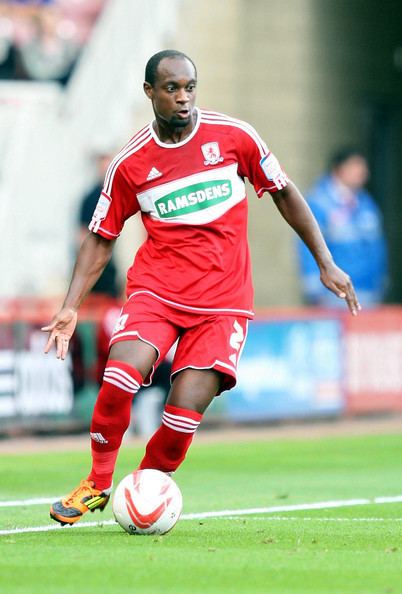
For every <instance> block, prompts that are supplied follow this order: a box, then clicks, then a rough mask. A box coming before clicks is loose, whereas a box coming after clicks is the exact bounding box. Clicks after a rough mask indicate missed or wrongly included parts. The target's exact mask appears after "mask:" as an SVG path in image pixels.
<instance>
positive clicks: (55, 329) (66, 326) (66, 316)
mask: <svg viewBox="0 0 402 594" xmlns="http://www.w3.org/2000/svg"><path fill="white" fill-rule="evenodd" d="M76 325H77V312H76V311H75V310H74V309H70V308H69V307H63V308H62V309H61V310H60V311H59V313H58V314H56V315H55V316H54V318H53V320H52V321H51V322H50V324H49V325H48V326H44V327H43V328H41V330H42V332H49V339H48V341H47V343H46V346H45V351H44V352H45V353H46V354H47V353H48V352H49V351H50V348H51V346H52V344H53V343H55V345H56V357H57V358H58V359H62V360H64V359H65V358H66V356H67V352H68V347H69V344H70V339H71V337H72V335H73V333H74V330H75V327H76Z"/></svg>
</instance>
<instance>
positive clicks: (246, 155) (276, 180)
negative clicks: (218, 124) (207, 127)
mask: <svg viewBox="0 0 402 594" xmlns="http://www.w3.org/2000/svg"><path fill="white" fill-rule="evenodd" d="M236 138H237V150H238V159H239V175H241V176H242V177H247V178H248V179H249V181H250V182H251V183H252V185H253V186H254V189H255V191H256V192H257V195H258V197H259V198H260V197H261V196H262V195H263V193H264V192H271V193H274V192H277V191H278V190H282V189H283V188H285V187H286V186H287V184H288V182H289V178H288V176H287V175H286V173H285V171H284V170H283V169H282V167H281V165H280V163H279V161H278V159H277V158H276V157H275V155H274V154H273V153H272V152H271V151H270V150H269V149H268V148H267V145H266V144H265V142H264V141H263V140H262V139H261V137H260V136H259V134H258V133H257V132H256V130H255V129H254V128H253V127H252V126H250V125H249V124H246V123H243V125H242V127H241V128H237V129H236Z"/></svg>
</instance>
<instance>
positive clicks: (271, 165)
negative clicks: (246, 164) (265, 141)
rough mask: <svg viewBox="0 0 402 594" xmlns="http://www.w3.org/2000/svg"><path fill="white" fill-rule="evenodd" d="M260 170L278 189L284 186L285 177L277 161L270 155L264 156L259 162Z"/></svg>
mask: <svg viewBox="0 0 402 594" xmlns="http://www.w3.org/2000/svg"><path fill="white" fill-rule="evenodd" d="M260 165H261V168H262V170H263V172H264V173H265V176H266V178H267V179H268V180H269V181H272V182H274V184H275V185H276V186H277V188H278V189H282V188H284V187H285V186H286V181H287V180H286V175H285V173H284V172H283V170H282V167H281V166H280V164H279V161H278V159H277V158H276V157H275V155H273V154H272V153H268V155H265V157H263V158H262V159H261V161H260Z"/></svg>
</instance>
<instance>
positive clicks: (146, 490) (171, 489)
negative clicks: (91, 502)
mask: <svg viewBox="0 0 402 594" xmlns="http://www.w3.org/2000/svg"><path fill="white" fill-rule="evenodd" d="M182 507H183V499H182V496H181V492H180V489H179V487H178V486H177V485H176V483H175V482H174V480H173V479H172V478H170V476H168V475H167V474H165V473H164V472H160V471H159V470H152V469H145V470H136V471H135V472H132V473H131V474H129V475H127V476H126V477H124V479H123V480H122V481H121V482H120V483H119V484H118V486H117V489H116V491H115V494H114V497H113V513H114V517H115V518H116V520H117V522H118V523H119V524H120V526H121V527H122V528H123V529H124V530H125V531H126V532H128V533H129V534H165V532H168V531H169V530H171V529H172V528H173V526H174V525H175V524H176V522H177V520H178V519H179V517H180V514H181V510H182Z"/></svg>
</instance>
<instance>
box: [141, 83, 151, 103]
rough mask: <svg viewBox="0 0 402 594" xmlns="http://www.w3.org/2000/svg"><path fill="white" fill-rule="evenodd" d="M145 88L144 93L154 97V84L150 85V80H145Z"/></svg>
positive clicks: (149, 97)
mask: <svg viewBox="0 0 402 594" xmlns="http://www.w3.org/2000/svg"><path fill="white" fill-rule="evenodd" d="M143 88H144V93H145V95H146V96H147V97H148V99H152V97H153V88H152V85H150V84H149V82H146V81H145V82H144V86H143Z"/></svg>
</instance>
